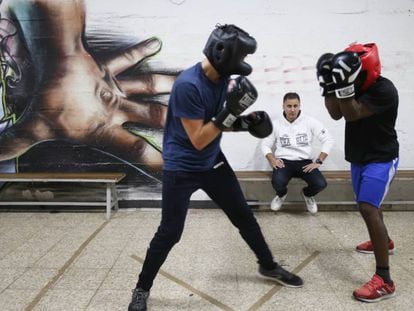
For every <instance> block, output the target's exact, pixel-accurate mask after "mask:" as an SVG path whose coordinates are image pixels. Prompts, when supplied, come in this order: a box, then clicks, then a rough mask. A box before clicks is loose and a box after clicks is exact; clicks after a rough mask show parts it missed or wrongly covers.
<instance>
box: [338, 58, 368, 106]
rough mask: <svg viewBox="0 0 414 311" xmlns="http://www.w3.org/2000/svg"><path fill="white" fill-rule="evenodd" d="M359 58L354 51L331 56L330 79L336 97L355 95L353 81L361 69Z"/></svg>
mask: <svg viewBox="0 0 414 311" xmlns="http://www.w3.org/2000/svg"><path fill="white" fill-rule="evenodd" d="M361 67H362V64H361V59H360V58H359V56H358V54H357V53H355V52H347V51H345V52H340V53H338V54H336V55H335V56H334V57H333V58H332V80H333V82H334V84H335V95H336V97H337V98H348V97H352V96H354V95H355V85H354V82H355V80H356V78H357V77H358V74H359V73H360V71H361Z"/></svg>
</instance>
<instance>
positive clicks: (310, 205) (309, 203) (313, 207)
mask: <svg viewBox="0 0 414 311" xmlns="http://www.w3.org/2000/svg"><path fill="white" fill-rule="evenodd" d="M301 194H302V197H303V199H304V200H305V204H306V208H307V209H308V211H309V213H311V214H316V213H317V212H318V205H317V204H316V201H315V198H314V197H307V196H306V195H305V194H304V193H303V191H302V192H301Z"/></svg>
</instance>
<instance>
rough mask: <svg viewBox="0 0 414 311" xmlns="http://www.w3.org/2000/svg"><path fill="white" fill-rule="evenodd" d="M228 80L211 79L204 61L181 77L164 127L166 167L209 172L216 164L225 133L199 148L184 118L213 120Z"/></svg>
mask: <svg viewBox="0 0 414 311" xmlns="http://www.w3.org/2000/svg"><path fill="white" fill-rule="evenodd" d="M227 83H228V82H227V80H226V79H222V80H220V81H219V82H218V83H214V82H212V81H210V80H209V79H208V78H207V76H206V75H205V74H204V72H203V69H202V67H201V63H197V64H196V65H194V66H192V67H190V68H188V69H187V70H185V71H183V72H182V73H181V74H180V75H179V76H178V77H177V79H176V81H175V83H174V85H173V89H172V92H171V96H170V100H169V104H168V114H167V122H166V125H165V130H164V138H163V159H164V170H169V171H190V172H193V171H206V170H208V169H211V168H212V167H213V166H214V165H215V164H216V163H215V161H216V158H217V156H218V154H219V152H220V140H221V134H220V135H219V136H217V137H216V138H215V139H214V140H213V141H212V142H211V143H210V144H209V145H207V146H206V147H205V148H204V149H203V150H200V151H199V150H197V149H196V148H194V146H193V145H192V143H191V141H190V139H189V137H188V135H187V133H186V132H185V129H184V127H183V124H182V122H181V118H186V119H193V120H196V119H202V120H204V122H205V123H207V122H209V121H210V120H211V118H212V117H214V116H216V115H217V113H218V112H219V111H220V110H221V109H222V107H223V103H224V100H225V96H226V91H227Z"/></svg>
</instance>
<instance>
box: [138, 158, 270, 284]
mask: <svg viewBox="0 0 414 311" xmlns="http://www.w3.org/2000/svg"><path fill="white" fill-rule="evenodd" d="M221 161H223V165H221V166H219V167H217V168H216V169H211V170H209V171H204V172H182V171H177V172H176V171H164V174H163V189H162V217H161V224H160V226H159V227H158V230H157V232H156V233H155V235H154V237H153V239H152V241H151V243H150V246H149V248H148V250H147V254H146V257H145V262H144V265H143V267H142V271H141V273H140V275H139V279H138V283H137V286H138V287H141V288H143V289H145V290H149V289H150V288H151V286H152V284H153V281H154V279H155V276H156V275H157V273H158V270H159V269H160V267H161V265H162V264H163V263H164V261H165V260H166V258H167V255H168V253H169V252H170V250H171V249H172V247H173V246H174V244H176V243H177V242H178V241H179V240H180V238H181V234H182V232H183V229H184V222H185V218H186V215H187V210H188V206H189V202H190V197H191V194H192V193H194V192H195V191H196V190H198V189H203V190H204V191H205V192H206V193H207V195H208V196H209V197H210V198H211V199H212V200H213V201H214V202H215V203H216V204H217V205H218V206H220V207H221V208H222V209H223V211H224V213H225V214H226V215H227V217H228V218H229V219H230V221H231V222H232V224H233V225H234V226H236V227H237V228H238V229H239V232H240V234H241V236H242V238H243V239H244V240H245V241H246V242H247V244H248V245H249V247H250V248H251V249H252V251H253V252H254V253H255V254H256V257H257V258H258V263H259V264H260V265H262V266H263V267H265V268H267V269H271V268H273V267H274V265H275V264H274V261H273V256H272V254H271V252H270V250H269V247H268V245H267V244H266V241H265V239H264V237H263V234H262V232H261V229H260V227H259V224H258V223H257V221H256V218H255V217H254V215H253V212H252V211H251V209H250V207H249V206H248V205H247V203H246V200H245V198H244V195H243V193H242V191H241V188H240V185H239V182H238V181H237V178H236V176H235V174H234V172H233V170H232V168H231V167H230V166H229V164H228V163H227V161H226V159H225V158H224V155H220V157H219V159H218V160H217V163H219V162H221Z"/></svg>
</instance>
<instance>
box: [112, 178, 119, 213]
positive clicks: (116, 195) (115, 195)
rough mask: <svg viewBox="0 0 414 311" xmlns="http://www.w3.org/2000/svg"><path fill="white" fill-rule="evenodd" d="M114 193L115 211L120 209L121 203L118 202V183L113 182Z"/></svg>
mask: <svg viewBox="0 0 414 311" xmlns="http://www.w3.org/2000/svg"><path fill="white" fill-rule="evenodd" d="M112 195H113V198H114V207H115V208H114V209H115V211H118V210H119V204H118V192H117V191H116V185H115V184H112Z"/></svg>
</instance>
